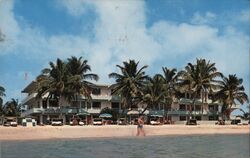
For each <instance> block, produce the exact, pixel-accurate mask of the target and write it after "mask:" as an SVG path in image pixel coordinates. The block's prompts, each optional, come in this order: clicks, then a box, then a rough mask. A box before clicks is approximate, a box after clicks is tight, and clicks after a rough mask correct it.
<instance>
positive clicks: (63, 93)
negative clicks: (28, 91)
mask: <svg viewBox="0 0 250 158" xmlns="http://www.w3.org/2000/svg"><path fill="white" fill-rule="evenodd" d="M87 62H88V61H87V60H82V57H80V58H76V57H74V56H73V57H71V58H68V60H67V61H62V60H61V59H57V60H56V63H53V62H50V63H49V65H50V68H45V69H43V70H42V73H41V74H40V75H39V76H38V77H37V91H38V95H37V97H41V96H44V95H45V94H47V93H48V97H47V99H49V98H54V99H56V100H57V101H58V104H59V105H61V102H62V100H63V99H65V100H66V101H68V102H70V101H72V100H75V99H77V96H78V95H83V96H85V97H86V98H88V99H91V96H90V93H91V90H92V89H93V88H94V84H93V83H91V82H90V81H89V80H95V81H97V80H98V79H99V77H98V75H96V74H93V73H88V72H89V71H91V67H90V65H88V63H87Z"/></svg>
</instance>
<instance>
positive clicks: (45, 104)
mask: <svg viewBox="0 0 250 158" xmlns="http://www.w3.org/2000/svg"><path fill="white" fill-rule="evenodd" d="M43 108H44V109H47V101H46V100H43Z"/></svg>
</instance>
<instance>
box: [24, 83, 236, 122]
mask: <svg viewBox="0 0 250 158" xmlns="http://www.w3.org/2000/svg"><path fill="white" fill-rule="evenodd" d="M35 89H36V82H35V81H33V82H31V83H30V84H29V85H28V86H27V87H25V88H24V89H23V91H22V93H24V94H25V95H26V97H25V98H24V99H23V100H22V105H24V106H25V107H26V111H25V112H22V114H21V116H22V117H34V118H35V119H36V120H37V122H38V124H46V123H48V121H49V120H51V119H53V118H61V119H63V123H64V124H68V123H69V121H70V119H71V118H72V117H73V116H75V115H78V116H79V117H81V118H82V119H84V120H86V123H87V124H92V120H93V118H98V117H99V115H100V112H101V110H102V109H104V108H107V107H108V108H111V109H113V110H115V111H117V112H118V113H120V114H121V113H122V112H124V110H122V108H121V104H120V98H119V97H118V96H114V95H111V89H110V85H97V88H95V89H94V90H93V91H92V93H91V97H92V99H91V101H87V99H86V98H85V97H84V96H79V97H78V98H77V100H74V101H71V102H70V103H68V102H67V101H66V100H62V101H61V106H59V105H58V101H57V100H55V99H47V96H48V94H47V95H45V96H43V97H41V98H38V97H37V92H36V91H35ZM192 102H193V101H192V100H190V99H186V98H181V99H174V101H173V103H172V105H169V106H167V107H165V108H164V107H163V106H159V107H158V108H155V109H148V110H146V111H145V113H144V114H145V115H147V117H159V118H161V120H162V121H165V120H170V121H172V122H175V123H183V122H184V121H186V120H187V119H188V117H189V116H190V111H192V115H194V116H195V117H196V119H197V120H202V121H213V120H218V117H219V113H220V111H221V105H220V104H218V103H213V102H212V101H211V100H209V99H205V103H204V106H203V108H202V101H201V99H197V100H196V101H195V106H194V107H193V109H191V107H192V106H191V105H192ZM232 108H233V109H237V108H240V105H234V106H233V107H232ZM140 111H143V106H139V108H138V109H132V110H131V109H126V110H125V114H126V117H127V120H128V121H131V120H132V119H133V118H136V117H138V114H139V112H140Z"/></svg>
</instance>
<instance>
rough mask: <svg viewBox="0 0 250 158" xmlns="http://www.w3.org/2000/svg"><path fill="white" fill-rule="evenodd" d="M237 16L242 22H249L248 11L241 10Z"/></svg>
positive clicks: (249, 15)
mask: <svg viewBox="0 0 250 158" xmlns="http://www.w3.org/2000/svg"><path fill="white" fill-rule="evenodd" d="M237 18H238V19H239V20H240V21H242V22H247V23H250V11H249V10H242V11H241V12H240V14H239V15H238V17H237Z"/></svg>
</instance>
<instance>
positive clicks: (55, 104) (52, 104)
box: [49, 100, 58, 107]
mask: <svg viewBox="0 0 250 158" xmlns="http://www.w3.org/2000/svg"><path fill="white" fill-rule="evenodd" d="M49 106H50V107H58V102H57V101H56V100H50V101H49Z"/></svg>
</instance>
